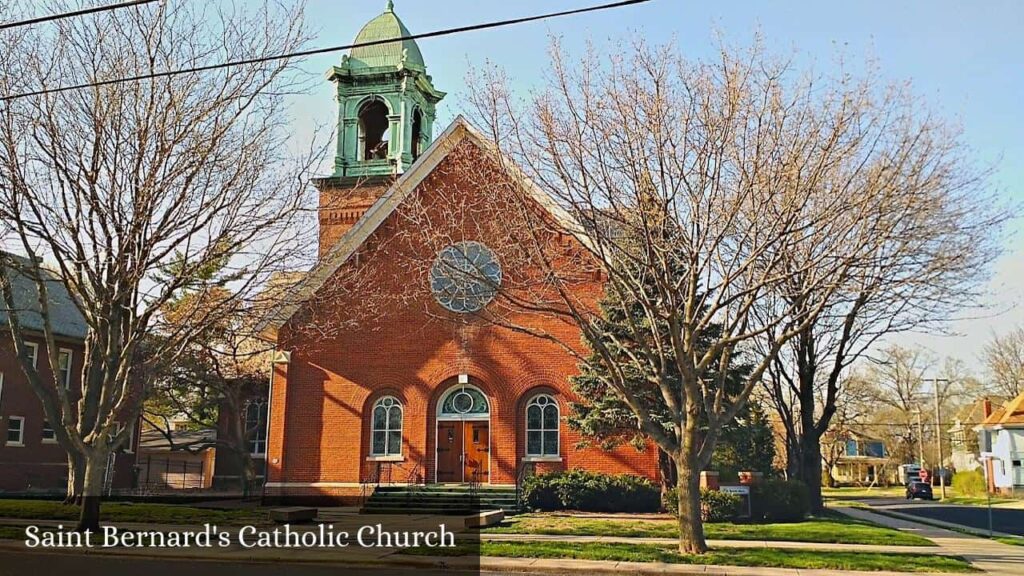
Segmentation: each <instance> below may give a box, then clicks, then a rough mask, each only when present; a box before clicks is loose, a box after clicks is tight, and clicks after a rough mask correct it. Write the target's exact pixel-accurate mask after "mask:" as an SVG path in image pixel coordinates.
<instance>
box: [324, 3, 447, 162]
mask: <svg viewBox="0 0 1024 576" xmlns="http://www.w3.org/2000/svg"><path fill="white" fill-rule="evenodd" d="M410 35H411V34H410V32H409V29H408V28H406V27H405V24H403V23H402V21H401V20H400V19H399V18H398V15H397V14H395V8H394V2H390V1H389V2H388V3H387V8H386V9H385V11H384V13H382V14H381V15H380V16H377V17H376V18H374V19H373V20H370V21H369V22H368V23H367V24H366V25H365V26H363V29H362V30H360V31H359V34H358V35H357V36H356V39H355V42H354V44H366V43H371V42H380V43H378V44H373V45H371V46H357V47H356V48H353V49H352V51H351V53H349V54H347V55H345V56H343V57H342V59H341V65H340V66H333V67H331V69H330V70H329V71H328V73H327V76H328V79H330V80H331V81H332V82H334V84H335V86H336V87H337V93H336V94H337V99H338V134H337V136H338V139H337V140H338V147H337V154H336V156H335V159H334V174H333V175H332V177H333V178H339V179H345V180H348V179H353V180H361V179H368V178H369V179H376V178H381V177H387V176H394V175H398V174H402V173H403V172H405V170H406V169H408V168H409V166H411V165H412V163H413V162H415V161H416V158H417V157H419V155H420V154H421V153H422V152H423V150H425V149H426V148H427V146H429V145H430V142H431V140H432V133H433V127H434V118H435V113H436V112H435V107H436V106H437V103H438V102H440V101H441V99H442V98H444V96H445V94H444V92H439V91H438V90H436V89H435V88H434V85H433V83H432V81H431V78H430V76H429V75H428V74H427V66H426V64H425V63H424V62H423V54H422V53H420V48H419V46H417V45H416V41H415V40H401V38H404V37H408V36H410ZM388 40H394V41H393V42H388Z"/></svg>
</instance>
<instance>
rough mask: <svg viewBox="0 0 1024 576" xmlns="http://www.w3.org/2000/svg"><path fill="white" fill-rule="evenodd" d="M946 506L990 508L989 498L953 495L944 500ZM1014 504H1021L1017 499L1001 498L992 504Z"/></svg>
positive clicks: (996, 497)
mask: <svg viewBox="0 0 1024 576" xmlns="http://www.w3.org/2000/svg"><path fill="white" fill-rule="evenodd" d="M938 497H939V495H938V492H936V494H935V498H936V499H938ZM942 502H943V503H945V504H961V505H967V506H988V498H986V497H985V496H955V495H952V494H949V495H947V497H946V499H945V500H942ZM1012 502H1020V500H1018V499H1015V498H1000V497H998V496H993V497H992V504H1010V503H1012Z"/></svg>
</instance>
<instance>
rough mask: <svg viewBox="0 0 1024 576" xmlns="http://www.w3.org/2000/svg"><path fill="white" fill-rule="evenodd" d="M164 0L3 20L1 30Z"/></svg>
mask: <svg viewBox="0 0 1024 576" xmlns="http://www.w3.org/2000/svg"><path fill="white" fill-rule="evenodd" d="M160 1H162V0H133V1H132V2H121V3H118V4H107V5H104V6H94V7H92V8H83V9H81V10H75V11H74V12H62V13H60V14H51V15H49V16H39V17H38V18H30V19H28V20H19V21H17V22H3V23H0V30H6V29H8V28H17V27H19V26H29V25H31V24H40V23H42V22H50V21H53V20H61V19H64V18H72V17H74V16H85V15H87V14H96V13H97V12H107V11H109V10H117V9H119V8H129V7H131V6H141V5H142V4H151V3H153V2H160Z"/></svg>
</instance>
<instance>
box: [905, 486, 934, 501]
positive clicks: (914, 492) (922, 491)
mask: <svg viewBox="0 0 1024 576" xmlns="http://www.w3.org/2000/svg"><path fill="white" fill-rule="evenodd" d="M918 498H920V499H921V500H931V499H932V498H933V497H932V486H931V484H927V483H925V482H911V483H910V484H907V500H916V499H918Z"/></svg>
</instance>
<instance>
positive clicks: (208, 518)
mask: <svg viewBox="0 0 1024 576" xmlns="http://www.w3.org/2000/svg"><path fill="white" fill-rule="evenodd" d="M78 515H79V508H78V507H77V506H69V505H66V504H63V503H62V502H58V501H55V500H18V499H12V500H0V518H17V519H19V520H77V519H78ZM100 519H101V520H103V521H106V522H141V523H149V524H190V525H191V524H205V523H210V524H222V525H228V526H232V525H234V526H238V525H245V524H258V523H260V522H264V521H266V515H265V514H264V513H263V512H261V511H258V510H217V509H210V508H193V507H190V506H178V505H175V504H147V503H139V504H136V503H129V502H105V503H103V506H102V507H101V509H100Z"/></svg>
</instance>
